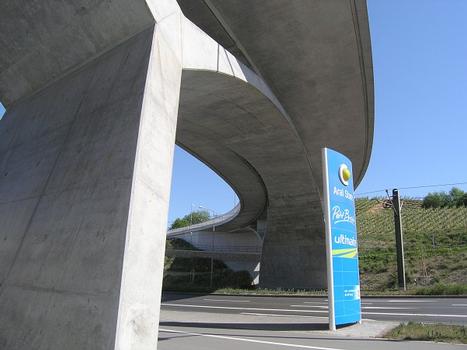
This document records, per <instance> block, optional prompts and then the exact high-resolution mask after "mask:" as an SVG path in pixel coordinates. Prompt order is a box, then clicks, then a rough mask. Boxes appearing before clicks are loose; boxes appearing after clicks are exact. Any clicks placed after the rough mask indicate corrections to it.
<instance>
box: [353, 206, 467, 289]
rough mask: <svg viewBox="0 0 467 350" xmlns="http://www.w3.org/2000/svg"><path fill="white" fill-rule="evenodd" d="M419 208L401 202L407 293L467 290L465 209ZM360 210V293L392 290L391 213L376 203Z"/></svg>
mask: <svg viewBox="0 0 467 350" xmlns="http://www.w3.org/2000/svg"><path fill="white" fill-rule="evenodd" d="M421 204H422V202H421V201H420V200H413V199H404V200H403V207H402V224H403V229H404V241H405V258H406V274H407V284H408V287H409V288H414V287H419V286H427V285H433V284H435V283H444V284H452V283H455V284H467V208H466V207H460V208H437V209H423V208H422V207H421ZM356 208H357V229H358V235H359V253H360V271H361V286H362V289H363V290H385V289H390V288H394V287H396V285H395V283H396V254H395V238H394V220H393V210H392V208H384V207H383V199H378V198H372V199H368V198H362V199H357V201H356Z"/></svg>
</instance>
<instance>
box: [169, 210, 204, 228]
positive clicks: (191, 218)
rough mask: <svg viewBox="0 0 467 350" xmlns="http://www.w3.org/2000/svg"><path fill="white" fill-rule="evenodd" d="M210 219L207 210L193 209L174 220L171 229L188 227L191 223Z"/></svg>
mask: <svg viewBox="0 0 467 350" xmlns="http://www.w3.org/2000/svg"><path fill="white" fill-rule="evenodd" d="M209 219H210V216H209V212H208V211H206V210H199V211H193V212H191V213H189V214H186V215H185V216H184V217H183V218H177V219H175V220H174V222H173V223H172V225H171V226H170V229H171V230H173V229H175V228H180V227H187V226H190V225H195V224H200V223H202V222H205V221H208V220H209Z"/></svg>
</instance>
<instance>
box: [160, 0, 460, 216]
mask: <svg viewBox="0 0 467 350" xmlns="http://www.w3.org/2000/svg"><path fill="white" fill-rule="evenodd" d="M368 12H369V20H370V32H371V44H372V55H373V71H374V83H375V87H374V91H375V130H374V142H373V151H372V155H371V160H370V165H369V167H368V170H367V173H366V175H365V177H364V179H363V181H362V183H361V184H360V186H359V187H358V188H357V191H356V193H357V194H358V193H361V194H362V195H365V193H366V192H373V191H376V190H384V189H392V188H406V187H413V186H421V185H432V184H447V183H458V182H467V147H466V145H465V144H466V143H467V20H466V18H467V1H466V0H411V1H407V0H390V1H388V0H368ZM451 187H452V186H445V187H428V188H418V189H401V190H400V193H401V195H402V196H409V197H422V196H424V195H425V194H426V193H428V192H430V191H443V190H445V191H448V190H449V189H450V188H451ZM457 187H460V188H462V189H463V190H466V191H467V185H458V186H457ZM382 195H384V192H375V193H370V194H368V196H382ZM234 197H235V195H234V192H233V191H232V190H231V189H230V187H229V186H228V185H227V184H225V183H224V182H223V181H222V180H221V179H220V178H219V177H218V176H217V175H216V174H215V173H214V172H212V171H211V170H210V169H208V168H207V167H206V166H204V165H202V164H201V163H200V162H199V161H197V160H196V159H194V158H193V157H191V156H190V155H188V154H187V153H186V152H184V151H183V150H181V149H180V148H178V147H177V149H176V152H175V158H174V172H173V181H172V195H171V201H170V214H169V223H170V222H171V221H172V220H174V219H175V218H176V217H180V216H183V215H185V214H186V213H188V212H190V210H191V209H192V208H193V210H196V209H197V207H198V206H200V205H201V206H203V207H207V208H209V209H210V210H213V211H215V212H217V213H222V212H225V211H227V210H229V209H231V208H232V206H233V204H234Z"/></svg>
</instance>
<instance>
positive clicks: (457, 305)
mask: <svg viewBox="0 0 467 350" xmlns="http://www.w3.org/2000/svg"><path fill="white" fill-rule="evenodd" d="M451 306H467V304H451Z"/></svg>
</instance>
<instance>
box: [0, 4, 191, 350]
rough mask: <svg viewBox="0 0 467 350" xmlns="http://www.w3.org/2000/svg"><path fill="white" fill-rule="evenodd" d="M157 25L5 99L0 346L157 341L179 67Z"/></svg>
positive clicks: (173, 37)
mask: <svg viewBox="0 0 467 350" xmlns="http://www.w3.org/2000/svg"><path fill="white" fill-rule="evenodd" d="M174 16H176V18H180V14H179V13H176V14H174ZM171 20H172V19H170V18H168V19H166V20H165V21H171ZM163 24H164V22H162V23H158V24H155V25H154V24H153V25H151V26H150V27H148V28H147V29H145V30H143V31H142V32H140V33H139V34H136V35H134V36H133V37H131V38H130V39H128V40H126V41H124V42H123V43H121V44H120V45H118V46H116V47H114V48H113V49H111V50H110V51H108V52H106V53H104V54H101V55H99V56H98V57H97V58H94V59H92V60H90V61H88V62H87V63H85V64H83V65H81V66H80V67H79V68H78V69H75V70H73V71H72V72H70V73H67V74H66V75H64V76H61V77H60V78H58V79H57V80H55V81H53V82H51V83H49V84H48V85H47V86H45V87H43V88H42V89H40V90H39V91H38V92H36V93H34V94H33V95H30V96H29V97H25V98H22V99H20V100H18V101H16V102H14V103H13V104H11V105H9V106H7V110H8V113H7V114H6V115H5V117H4V119H3V120H2V121H1V123H2V127H1V128H0V170H1V173H0V176H1V180H0V242H1V244H0V283H1V285H0V310H1V312H0V348H1V349H9V350H16V349H18V350H19V349H48V350H63V349H67V350H83V349H87V350H91V349H113V348H115V349H151V350H153V349H155V348H156V344H157V333H158V332H157V327H158V320H159V308H160V292H161V282H162V272H163V261H164V249H165V232H166V224H167V211H168V204H169V192H170V179H171V171H172V159H173V148H174V143H175V130H176V121H177V113H178V102H179V91H180V79H181V71H182V65H181V62H180V61H181V60H180V55H179V53H177V49H176V48H177V47H181V45H180V41H179V38H180V35H179V33H178V34H177V32H176V31H174V30H173V29H172V30H171V34H170V40H169V39H168V38H167V37H166V36H165V35H164V30H163V29H164V28H163ZM177 35H178V36H177Z"/></svg>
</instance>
